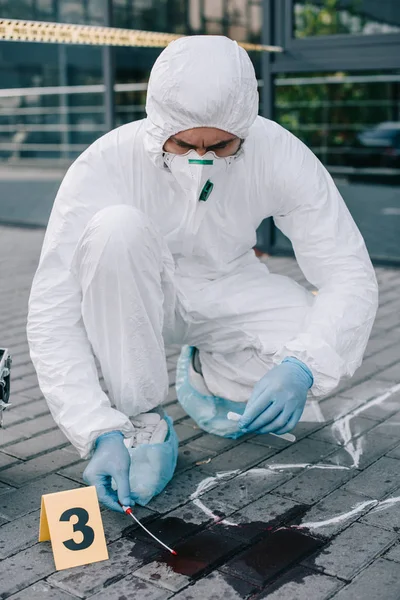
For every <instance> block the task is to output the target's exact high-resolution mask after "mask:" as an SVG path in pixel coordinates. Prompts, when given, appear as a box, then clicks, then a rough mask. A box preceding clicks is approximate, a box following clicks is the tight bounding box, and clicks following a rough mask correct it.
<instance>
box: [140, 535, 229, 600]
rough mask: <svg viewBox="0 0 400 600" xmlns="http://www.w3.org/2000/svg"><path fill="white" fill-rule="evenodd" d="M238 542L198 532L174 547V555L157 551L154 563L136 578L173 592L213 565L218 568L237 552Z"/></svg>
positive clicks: (146, 566) (141, 571)
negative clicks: (175, 553) (175, 554)
mask: <svg viewBox="0 0 400 600" xmlns="http://www.w3.org/2000/svg"><path fill="white" fill-rule="evenodd" d="M240 546H241V543H240V542H239V541H237V540H234V539H232V538H228V537H224V536H221V535H217V534H216V533H214V532H212V531H200V532H199V533H197V534H196V535H194V536H192V537H190V538H189V539H187V540H185V541H184V542H182V543H180V544H177V545H176V546H175V548H174V549H175V550H176V552H177V556H173V555H172V554H170V553H169V552H167V551H162V552H160V553H159V554H158V555H157V556H156V557H155V558H154V561H153V562H151V563H149V564H147V565H145V566H144V567H142V568H140V569H139V570H138V571H135V575H136V577H140V578H142V579H146V580H147V581H152V582H155V581H156V582H157V585H159V586H162V587H165V588H167V589H169V590H171V591H173V592H177V591H179V590H180V589H182V588H183V587H185V586H186V585H188V583H189V582H190V581H191V579H193V578H194V579H197V578H198V577H200V576H201V575H202V574H203V573H204V572H205V571H209V570H211V569H212V568H213V566H218V564H221V562H223V561H224V560H226V559H229V557H230V556H232V554H233V553H234V552H235V551H237V550H238V549H239V548H240Z"/></svg>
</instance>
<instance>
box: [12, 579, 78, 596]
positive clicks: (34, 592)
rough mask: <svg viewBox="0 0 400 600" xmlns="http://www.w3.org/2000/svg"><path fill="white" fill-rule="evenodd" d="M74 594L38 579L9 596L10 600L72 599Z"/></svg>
mask: <svg viewBox="0 0 400 600" xmlns="http://www.w3.org/2000/svg"><path fill="white" fill-rule="evenodd" d="M71 598H72V596H70V595H69V594H65V593H64V592H62V591H61V590H58V589H54V588H52V587H50V586H49V585H48V584H47V583H45V582H44V581H38V583H34V584H33V585H30V586H29V587H27V588H25V589H24V590H22V591H21V592H17V593H16V594H13V595H12V596H9V600H71Z"/></svg>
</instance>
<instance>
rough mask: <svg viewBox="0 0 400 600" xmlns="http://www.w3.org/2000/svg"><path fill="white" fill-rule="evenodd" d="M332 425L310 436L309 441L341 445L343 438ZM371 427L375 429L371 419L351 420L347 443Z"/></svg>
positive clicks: (359, 418)
mask: <svg viewBox="0 0 400 600" xmlns="http://www.w3.org/2000/svg"><path fill="white" fill-rule="evenodd" d="M332 425H333V424H332V423H330V424H329V425H326V426H325V427H323V428H322V429H320V430H319V431H316V432H315V433H313V434H312V435H311V436H310V439H313V440H320V441H323V442H328V443H330V444H336V445H343V436H342V435H340V433H339V431H338V430H337V429H336V428H335V427H333V426H332ZM373 427H376V421H373V420H372V419H366V418H365V417H358V416H357V417H354V418H352V419H351V425H350V435H351V437H350V440H349V441H352V440H354V439H356V438H358V437H360V435H362V434H363V433H366V432H367V431H369V430H370V429H372V428H373Z"/></svg>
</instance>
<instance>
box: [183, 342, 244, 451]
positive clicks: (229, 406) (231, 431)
mask: <svg viewBox="0 0 400 600" xmlns="http://www.w3.org/2000/svg"><path fill="white" fill-rule="evenodd" d="M193 353H194V348H193V347H192V346H184V347H183V348H182V351H181V355H180V357H179V360H178V365H177V370H176V393H177V397H178V401H179V403H180V404H181V406H182V408H183V409H184V410H185V411H186V412H187V414H188V415H190V416H191V417H192V419H193V420H194V421H196V423H197V424H198V426H199V427H201V429H204V431H207V432H208V433H213V434H214V435H219V436H221V437H226V438H231V439H234V440H235V439H237V438H239V437H241V436H242V435H244V433H243V432H242V431H241V430H240V429H239V427H238V424H237V422H235V421H230V420H229V419H228V417H227V415H228V412H231V411H232V412H236V413H239V414H243V413H244V409H245V407H246V403H245V402H232V401H231V400H226V399H225V398H219V397H218V396H205V395H204V394H201V393H200V392H199V391H198V390H196V389H195V388H194V387H193V386H192V384H191V383H190V380H189V367H190V365H191V362H192V360H193Z"/></svg>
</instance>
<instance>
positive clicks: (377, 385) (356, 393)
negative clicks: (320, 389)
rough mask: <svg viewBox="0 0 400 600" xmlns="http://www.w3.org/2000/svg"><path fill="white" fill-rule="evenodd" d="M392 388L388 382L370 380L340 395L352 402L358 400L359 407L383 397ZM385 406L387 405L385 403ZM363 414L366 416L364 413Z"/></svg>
mask: <svg viewBox="0 0 400 600" xmlns="http://www.w3.org/2000/svg"><path fill="white" fill-rule="evenodd" d="M390 387H391V385H390V384H388V382H387V381H382V380H380V379H375V378H374V379H369V380H368V381H364V382H363V383H359V384H358V385H356V386H354V387H351V388H349V389H347V390H344V391H343V392H341V393H340V395H341V396H342V397H344V398H351V399H352V400H356V401H357V405H358V406H359V405H360V403H361V404H364V403H367V402H368V401H369V400H372V399H375V398H377V397H378V396H381V395H382V394H384V393H385V392H387V391H388V390H389V389H390ZM383 404H385V402H384V403H383ZM362 414H363V415H364V413H362ZM365 416H368V415H365ZM369 418H371V417H369Z"/></svg>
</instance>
